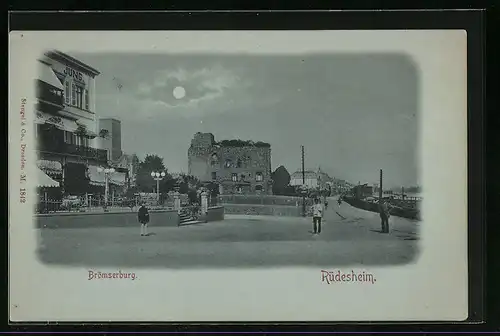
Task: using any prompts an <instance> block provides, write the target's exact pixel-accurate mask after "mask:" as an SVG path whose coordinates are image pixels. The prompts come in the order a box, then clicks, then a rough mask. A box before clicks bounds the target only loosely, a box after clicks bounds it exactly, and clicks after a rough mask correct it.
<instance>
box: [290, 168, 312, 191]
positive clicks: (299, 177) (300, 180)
mask: <svg viewBox="0 0 500 336" xmlns="http://www.w3.org/2000/svg"><path fill="white" fill-rule="evenodd" d="M303 175H304V177H303ZM290 185H291V186H302V185H305V186H306V187H307V188H310V189H312V188H317V187H319V183H318V174H316V172H315V171H312V170H305V171H304V174H302V171H301V170H298V171H296V172H295V173H293V174H292V175H291V176H290Z"/></svg>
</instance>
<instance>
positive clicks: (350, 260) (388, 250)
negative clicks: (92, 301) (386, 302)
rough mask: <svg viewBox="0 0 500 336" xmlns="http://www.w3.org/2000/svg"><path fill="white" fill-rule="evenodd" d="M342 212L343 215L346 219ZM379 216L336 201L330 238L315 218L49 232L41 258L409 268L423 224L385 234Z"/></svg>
mask: <svg viewBox="0 0 500 336" xmlns="http://www.w3.org/2000/svg"><path fill="white" fill-rule="evenodd" d="M336 212H338V213H340V214H341V215H342V216H343V217H345V219H342V218H341V217H340V216H339V215H337V214H336ZM379 227H380V221H379V218H378V215H377V214H374V213H370V212H367V211H363V210H359V209H356V208H353V207H351V206H349V205H348V204H345V203H344V204H342V206H340V208H339V207H338V205H337V204H336V203H334V202H332V201H330V208H329V209H328V210H327V211H326V214H325V223H324V225H323V232H322V234H321V235H319V236H314V235H312V234H311V232H310V231H311V229H312V224H311V219H309V218H284V217H266V216H262V217H260V216H259V217H257V216H234V215H233V216H231V215H227V216H226V220H224V221H221V222H212V223H206V224H199V225H190V226H183V227H156V228H155V227H152V228H151V232H152V234H151V235H150V236H148V237H141V236H140V235H139V234H140V231H139V227H137V228H127V227H125V228H89V229H81V228H79V229H76V228H75V229H41V230H40V233H41V236H42V242H43V244H42V247H41V248H40V257H41V259H42V260H43V261H44V262H48V263H51V264H65V265H69V264H71V265H75V266H76V265H79V266H85V267H107V266H109V267H170V268H184V267H190V268H192V267H251V266H259V267H277V266H318V267H325V268H327V267H335V266H337V267H338V266H354V265H371V266H374V265H386V264H406V263H409V262H412V261H414V260H415V258H416V256H417V254H418V253H417V252H418V246H417V244H418V241H417V240H416V237H417V231H416V228H417V227H418V224H417V223H415V222H411V221H409V220H406V219H399V218H398V219H395V221H394V223H393V231H392V232H391V233H390V234H388V235H387V234H381V233H379V232H377V230H378V229H379Z"/></svg>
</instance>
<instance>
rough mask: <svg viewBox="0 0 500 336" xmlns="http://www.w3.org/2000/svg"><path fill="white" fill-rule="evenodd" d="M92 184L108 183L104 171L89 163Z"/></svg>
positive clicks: (102, 184) (101, 184)
mask: <svg viewBox="0 0 500 336" xmlns="http://www.w3.org/2000/svg"><path fill="white" fill-rule="evenodd" d="M88 172H89V178H90V184H92V185H95V186H104V185H106V176H105V174H104V172H99V171H98V170H97V167H96V166H91V165H89V167H88Z"/></svg>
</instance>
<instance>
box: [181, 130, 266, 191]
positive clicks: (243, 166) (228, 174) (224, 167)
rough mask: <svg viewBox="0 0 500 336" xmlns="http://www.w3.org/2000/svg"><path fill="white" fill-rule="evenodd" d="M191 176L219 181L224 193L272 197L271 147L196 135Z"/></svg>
mask: <svg viewBox="0 0 500 336" xmlns="http://www.w3.org/2000/svg"><path fill="white" fill-rule="evenodd" d="M188 167H189V171H188V174H189V175H193V176H195V177H197V178H198V179H199V180H200V181H202V182H215V183H217V184H218V185H219V191H220V193H221V194H260V193H263V194H272V180H271V145H269V144H267V143H263V142H252V141H241V140H223V141H220V142H216V141H215V138H214V135H213V134H211V133H196V134H195V135H194V137H193V139H192V141H191V146H190V147H189V150H188Z"/></svg>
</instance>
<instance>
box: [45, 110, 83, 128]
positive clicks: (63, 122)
mask: <svg viewBox="0 0 500 336" xmlns="http://www.w3.org/2000/svg"><path fill="white" fill-rule="evenodd" d="M35 124H51V125H54V126H56V127H57V128H59V129H62V130H64V131H69V132H74V131H76V129H77V128H78V124H77V123H76V122H75V121H73V120H69V119H66V118H61V117H58V116H54V115H50V114H48V113H44V112H40V111H36V118H35Z"/></svg>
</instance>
